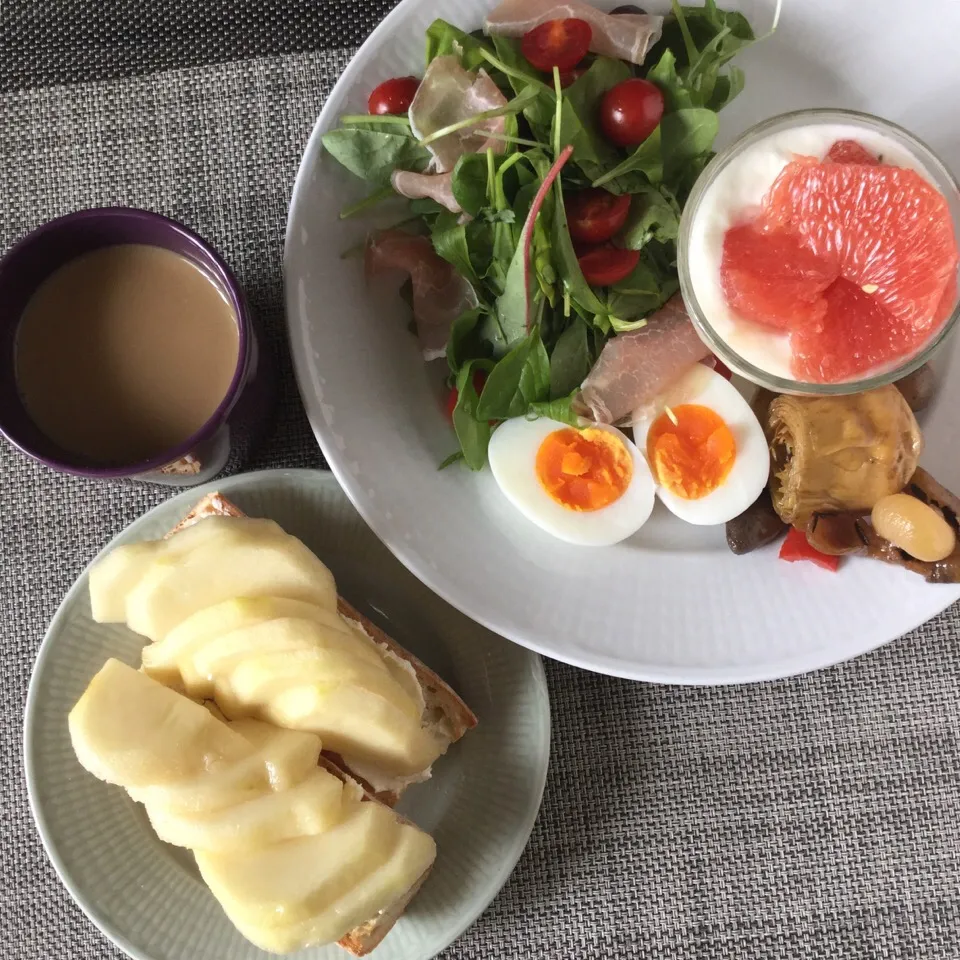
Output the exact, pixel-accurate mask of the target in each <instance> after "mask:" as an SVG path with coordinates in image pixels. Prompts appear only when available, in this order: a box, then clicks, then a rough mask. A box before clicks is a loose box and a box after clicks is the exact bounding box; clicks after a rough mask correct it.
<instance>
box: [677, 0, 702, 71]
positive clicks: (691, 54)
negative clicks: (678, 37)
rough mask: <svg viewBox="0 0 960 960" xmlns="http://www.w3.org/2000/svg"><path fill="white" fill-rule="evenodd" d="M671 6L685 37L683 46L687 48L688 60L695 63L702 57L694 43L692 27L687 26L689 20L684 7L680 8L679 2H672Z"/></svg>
mask: <svg viewBox="0 0 960 960" xmlns="http://www.w3.org/2000/svg"><path fill="white" fill-rule="evenodd" d="M670 6H671V7H672V8H673V15H674V16H675V17H676V18H677V25H678V26H679V27H680V33H681V34H682V35H683V45H684V46H685V47H686V48H687V60H689V61H690V63H694V62H695V61H696V59H697V57H699V56H700V51H699V50H698V49H697V45H696V44H695V43H694V42H693V34H691V33H690V27H689V26H687V18H686V17H685V16H684V14H683V7H682V6H680V4H679V2H678V0H670Z"/></svg>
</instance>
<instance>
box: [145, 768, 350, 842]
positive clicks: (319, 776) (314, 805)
mask: <svg viewBox="0 0 960 960" xmlns="http://www.w3.org/2000/svg"><path fill="white" fill-rule="evenodd" d="M146 808H147V814H148V816H149V817H150V823H151V824H153V829H154V830H155V831H156V832H157V836H158V837H159V838H160V839H161V840H165V841H166V842H167V843H172V844H175V845H176V846H178V847H189V848H191V849H197V850H211V851H214V852H221V853H232V854H234V853H241V852H243V851H245V850H249V849H256V848H258V847H263V846H267V845H268V844H272V843H280V842H282V841H284V840H292V839H294V838H296V837H305V836H313V835H314V834H318V833H322V832H323V831H324V830H328V829H330V828H331V827H332V826H334V824H336V823H337V821H338V820H340V818H341V815H342V812H343V782H342V781H341V780H340V779H339V778H337V777H335V776H334V775H333V774H332V773H330V772H328V771H327V770H323V769H320V768H317V769H314V770H313V771H312V772H311V773H310V774H308V775H307V777H306V779H304V780H302V781H301V782H300V783H298V784H296V785H294V786H292V787H289V788H288V789H286V790H280V791H279V792H269V793H265V794H263V795H261V796H259V797H255V798H254V799H252V800H248V801H246V802H245V803H240V804H237V805H235V806H229V807H227V808H225V809H222V810H217V811H213V812H208V813H205V814H198V813H196V812H192V813H188V814H186V815H184V814H183V813H175V812H172V811H171V810H170V809H169V807H168V806H166V805H163V804H153V803H150V802H149V801H148V802H147V803H146Z"/></svg>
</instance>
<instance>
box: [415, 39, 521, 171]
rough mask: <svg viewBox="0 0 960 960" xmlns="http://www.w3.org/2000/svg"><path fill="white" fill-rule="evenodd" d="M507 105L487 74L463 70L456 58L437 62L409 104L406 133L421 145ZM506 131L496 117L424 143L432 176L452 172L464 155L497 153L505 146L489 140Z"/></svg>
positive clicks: (500, 141) (440, 58)
mask: <svg viewBox="0 0 960 960" xmlns="http://www.w3.org/2000/svg"><path fill="white" fill-rule="evenodd" d="M506 105H507V98H506V97H505V96H504V95H503V94H502V93H501V92H500V88H499V87H498V86H497V85H496V84H495V83H494V82H493V80H491V79H490V77H489V76H488V74H487V72H486V71H485V70H480V71H479V72H477V73H473V72H472V71H470V70H464V68H463V67H462V66H460V61H459V60H458V59H457V58H456V57H453V56H449V57H435V58H434V59H433V60H431V61H430V66H428V67H427V72H426V73H425V74H424V76H423V80H421V81H420V86H419V88H418V89H417V95H416V96H415V97H414V98H413V103H411V104H410V113H409V115H410V128H411V130H412V131H413V133H414V135H415V136H416V137H418V138H419V139H420V140H423V139H425V138H426V137H429V136H430V135H431V134H433V133H436V132H437V131H438V130H442V129H443V128H444V127H449V126H452V125H453V124H455V123H460V122H461V121H463V120H468V119H469V118H470V117H475V116H476V115H477V114H478V113H483V112H484V111H486V110H496V109H498V108H500V107H505V106H506ZM505 126H506V120H505V119H504V118H503V117H494V118H493V119H492V120H483V121H481V122H480V123H478V124H473V125H471V126H469V127H465V128H464V129H462V130H458V131H457V132H456V133H451V134H448V135H447V136H445V137H441V138H440V139H439V140H435V141H434V142H433V143H428V144H427V149H428V150H429V151H430V152H431V153H432V154H433V161H432V162H431V169H430V172H432V173H446V172H447V171H449V170H452V169H453V168H454V166H455V165H456V162H457V161H458V160H459V159H460V157H462V156H463V155H464V154H465V153H481V152H485V151H486V150H487V149H493V150H494V151H495V152H497V153H501V152H502V151H503V146H504V142H503V141H502V140H496V139H492V138H491V137H490V134H491V133H498V134H499V133H503V131H504V128H505Z"/></svg>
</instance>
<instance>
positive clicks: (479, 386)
mask: <svg viewBox="0 0 960 960" xmlns="http://www.w3.org/2000/svg"><path fill="white" fill-rule="evenodd" d="M486 382H487V375H486V374H485V373H484V372H483V371H482V370H474V371H473V389H474V390H475V391H476V392H477V396H478V397H479V396H480V394H481V393H483V385H484V384H485V383H486ZM459 399H460V391H459V390H457V388H456V387H451V388H450V392H449V393H448V394H447V417H448V419H450V420H453V411H454V410H455V409H456V408H457V401H458V400H459ZM492 422H493V421H491V423H492Z"/></svg>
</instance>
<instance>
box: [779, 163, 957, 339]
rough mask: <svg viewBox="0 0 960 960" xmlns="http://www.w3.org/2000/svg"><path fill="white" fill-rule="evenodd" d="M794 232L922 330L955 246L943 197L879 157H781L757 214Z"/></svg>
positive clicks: (953, 266) (953, 260)
mask: <svg viewBox="0 0 960 960" xmlns="http://www.w3.org/2000/svg"><path fill="white" fill-rule="evenodd" d="M769 219H772V220H773V223H774V224H775V225H776V227H777V228H778V229H783V230H788V231H789V232H791V233H793V234H795V235H796V236H798V237H800V238H801V240H802V242H803V245H804V246H805V247H806V248H807V249H808V250H809V251H810V252H811V253H813V254H815V255H816V256H817V257H821V258H823V259H824V260H825V261H828V262H834V263H836V264H837V267H838V271H839V275H840V276H843V277H846V279H847V280H851V281H852V282H853V283H856V284H857V285H858V286H861V287H863V286H871V285H872V286H876V287H878V288H879V290H878V292H877V296H878V298H879V299H880V301H881V303H883V304H884V305H885V306H886V307H887V309H889V310H890V312H891V313H893V314H894V315H895V316H897V317H899V318H900V319H902V320H904V321H905V322H906V323H914V324H919V325H922V326H924V327H925V328H926V329H929V328H930V327H931V326H932V324H933V318H934V316H935V315H936V311H937V308H938V306H939V303H940V298H941V297H942V296H943V291H944V289H945V287H946V285H947V281H948V279H949V278H950V276H951V275H952V274H956V270H957V245H956V240H955V238H954V235H953V222H952V221H951V219H950V210H949V208H948V207H947V201H946V200H945V199H944V198H943V196H942V195H941V194H940V193H939V192H938V191H937V190H936V189H935V188H934V187H933V186H932V185H931V184H930V183H928V182H927V181H926V180H925V179H924V178H923V177H921V176H920V174H919V173H916V172H915V171H913V170H904V169H901V168H900V167H891V166H886V165H883V164H877V165H876V166H866V165H864V164H843V163H819V164H808V163H796V162H795V163H789V164H787V166H786V167H784V169H783V172H782V173H781V174H780V176H779V177H777V179H776V181H775V182H774V184H773V187H772V188H771V190H770V193H769V195H768V197H767V200H766V202H765V207H764V212H763V213H762V214H761V221H762V222H763V223H766V222H767V221H768V220H769Z"/></svg>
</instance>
